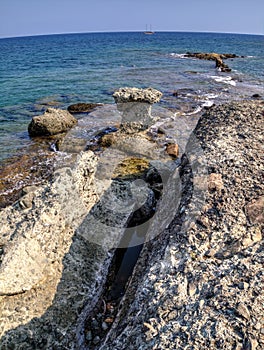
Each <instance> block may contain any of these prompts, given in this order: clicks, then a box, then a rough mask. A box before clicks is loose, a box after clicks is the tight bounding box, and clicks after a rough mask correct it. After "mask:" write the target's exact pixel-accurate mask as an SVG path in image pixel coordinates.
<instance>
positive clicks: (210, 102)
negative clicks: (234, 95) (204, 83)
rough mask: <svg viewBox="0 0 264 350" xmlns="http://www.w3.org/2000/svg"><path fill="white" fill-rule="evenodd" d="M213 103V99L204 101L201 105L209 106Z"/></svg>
mask: <svg viewBox="0 0 264 350" xmlns="http://www.w3.org/2000/svg"><path fill="white" fill-rule="evenodd" d="M213 104H214V102H213V101H204V103H203V104H202V107H211V106H212V105H213Z"/></svg>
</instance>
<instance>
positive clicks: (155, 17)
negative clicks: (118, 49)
mask: <svg viewBox="0 0 264 350" xmlns="http://www.w3.org/2000/svg"><path fill="white" fill-rule="evenodd" d="M147 23H148V24H152V29H153V30H155V31H202V32H203V31H207V32H208V31H209V32H231V33H255V34H264V0H0V37H9V36H23V35H37V34H53V33H80V32H93V31H95V32H97V31H141V30H145V28H146V24H147Z"/></svg>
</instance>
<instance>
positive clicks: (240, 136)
mask: <svg viewBox="0 0 264 350" xmlns="http://www.w3.org/2000/svg"><path fill="white" fill-rule="evenodd" d="M263 111H264V105H263V103H261V102H260V103H257V102H245V103H230V104H227V105H223V106H216V107H212V108H211V110H210V111H207V112H206V113H205V114H204V115H203V117H202V118H201V119H200V121H199V123H198V125H197V127H196V129H195V132H194V135H195V138H196V139H197V140H199V142H200V144H201V146H202V148H203V150H204V155H205V158H206V164H201V165H202V166H204V167H205V168H206V169H207V171H208V173H209V176H208V177H207V186H206V187H207V188H206V187H204V184H202V180H203V178H201V177H199V176H197V174H196V170H195V169H196V166H197V164H198V163H201V162H202V158H200V156H197V154H196V150H195V149H194V148H193V146H192V142H191V141H190V143H189V145H188V146H187V151H186V154H187V156H188V157H186V156H184V157H183V162H182V167H181V170H180V174H181V179H182V181H183V191H182V193H183V196H182V198H181V204H180V208H179V211H178V214H177V215H176V217H175V218H174V220H173V221H172V222H171V224H170V225H169V227H167V229H165V230H163V231H162V232H161V234H160V235H159V236H158V237H155V239H154V240H153V241H152V242H149V243H147V244H146V245H145V247H144V248H143V251H142V252H141V257H140V260H139V262H138V265H137V266H136V269H135V271H134V273H133V277H132V279H131V281H130V284H129V286H128V289H127V293H126V295H125V297H124V299H123V300H122V306H121V308H120V311H119V314H118V316H117V318H116V320H115V322H114V325H113V327H112V329H111V330H110V332H109V333H108V336H107V338H106V340H105V341H104V342H103V344H101V345H99V346H97V348H98V349H103V350H110V349H111V350H112V349H119V350H123V349H131V350H134V349H142V350H144V349H146V350H147V349H159V350H163V349H164V350H165V349H166V350H168V349H228V350H231V349H240V350H242V349H243V350H245V349H256V350H261V349H263V347H264V335H263V329H264V320H263V313H264V310H263V305H264V292H263V290H264V278H263V277H264V276H263V265H264V245H263V233H262V230H263V222H262V220H260V217H261V215H260V209H259V208H260V207H261V205H262V204H261V203H262V199H261V196H262V194H263V181H262V170H263V162H262V159H261V152H260V150H261V148H262V147H263V145H262V140H261V132H262V130H263V113H264V112H263ZM204 176H206V175H204ZM194 184H196V185H197V184H198V186H200V188H201V190H202V189H203V188H204V190H203V191H202V192H204V194H205V195H206V197H205V200H204V201H203V202H202V203H198V202H199V197H196V200H195V201H194V197H193V196H194V193H193V186H194ZM208 184H210V186H209V187H210V188H208ZM202 192H201V193H202ZM262 198H263V197H262ZM201 200H202V198H201ZM201 204H202V205H201ZM199 207H201V208H202V209H201V210H199ZM254 208H256V212H255V214H253V213H254V210H255V209H254ZM191 217H194V218H195V220H191V222H190V218H191ZM151 229H153V227H152V228H151ZM151 235H152V232H151V231H149V236H150V237H151Z"/></svg>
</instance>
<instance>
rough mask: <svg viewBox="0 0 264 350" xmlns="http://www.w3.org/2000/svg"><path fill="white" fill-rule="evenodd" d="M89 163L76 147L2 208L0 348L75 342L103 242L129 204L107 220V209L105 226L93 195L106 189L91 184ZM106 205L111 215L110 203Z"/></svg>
mask: <svg viewBox="0 0 264 350" xmlns="http://www.w3.org/2000/svg"><path fill="white" fill-rule="evenodd" d="M96 164H97V158H96V157H95V156H94V154H93V153H92V152H89V151H88V152H84V153H81V154H80V155H79V156H78V157H77V160H76V163H72V164H71V166H67V167H64V168H60V169H58V170H56V171H55V173H54V179H53V181H52V182H51V183H47V184H46V186H42V187H37V188H36V187H32V188H27V189H25V191H24V195H23V196H22V197H21V199H20V200H19V201H18V202H17V203H16V204H14V205H13V206H10V207H7V208H5V209H3V210H2V211H1V228H0V247H1V250H0V253H1V255H0V257H1V260H0V334H1V340H0V348H1V349H10V348H13V349H34V348H36V349H54V348H64V349H72V348H74V347H75V346H76V343H77V342H78V340H77V333H78V327H80V324H81V323H82V318H83V316H82V312H83V311H85V310H86V308H87V307H88V308H92V307H93V305H94V303H95V302H96V298H97V297H98V296H99V295H100V290H101V288H102V286H103V285H104V279H105V277H106V274H107V270H108V266H109V264H110V262H111V257H112V255H113V251H109V244H110V243H111V244H112V243H113V242H114V241H115V240H117V242H118V239H120V238H119V236H120V235H121V233H122V232H123V230H124V228H123V227H124V224H125V222H126V220H127V217H128V216H129V215H130V210H131V208H130V207H128V209H127V211H125V210H123V212H122V213H121V214H120V215H119V216H117V215H114V216H112V218H111V216H110V215H109V213H108V215H107V219H108V221H110V220H112V225H113V229H112V230H111V232H110V231H109V228H111V225H110V224H109V225H110V226H107V225H104V223H103V220H104V215H103V214H105V213H104V212H103V211H102V208H103V203H104V199H102V204H101V203H100V201H99V202H97V201H98V197H99V196H107V193H104V194H102V193H103V192H102V191H101V189H100V188H101V187H102V186H100V184H99V182H100V181H99V180H97V181H96V184H95V180H94V177H95V172H96ZM106 187H107V186H106ZM123 187H124V186H123ZM122 189H123V188H122V187H120V186H119V183H116V185H115V186H114V188H112V189H111V193H110V198H111V194H113V192H115V196H114V199H115V202H118V200H117V199H118V196H120V195H121V191H122ZM25 203H26V205H25ZM110 205H111V209H112V210H113V211H114V213H115V205H117V204H116V203H111V204H110ZM89 213H91V214H89ZM100 214H101V215H100ZM109 242H110V243H109ZM108 243H109V244H108Z"/></svg>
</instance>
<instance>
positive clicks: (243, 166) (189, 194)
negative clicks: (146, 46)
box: [0, 101, 264, 350]
mask: <svg viewBox="0 0 264 350" xmlns="http://www.w3.org/2000/svg"><path fill="white" fill-rule="evenodd" d="M141 103H142V102H141ZM143 104H144V102H143ZM263 107H264V105H263V104H262V101H253V102H248V101H247V102H244V103H230V104H227V105H223V106H218V107H217V106H214V107H212V108H211V109H210V110H208V111H207V112H206V113H205V114H204V115H203V117H202V118H201V119H200V121H199V123H198V125H197V127H196V129H195V132H194V134H193V135H192V136H191V137H190V140H189V143H188V145H187V147H186V150H185V154H184V155H183V156H182V159H181V166H180V168H179V171H178V168H177V166H176V161H175V159H172V158H171V157H172V156H173V158H175V156H174V155H173V154H175V155H176V154H178V149H177V145H176V144H175V143H174V144H173V143H170V145H173V147H172V146H171V148H172V149H171V150H169V154H166V152H165V149H164V148H162V149H160V148H159V147H158V146H159V144H158V143H155V142H154V141H153V140H152V139H151V138H150V136H149V135H148V134H147V132H146V131H140V132H139V133H138V134H131V133H128V134H126V133H125V131H124V129H121V130H119V131H118V132H116V133H113V135H115V137H114V139H112V140H108V142H105V144H104V147H105V150H104V152H103V154H102V155H101V158H100V159H98V158H97V157H95V155H94V153H92V152H90V151H87V152H82V153H81V154H80V155H78V156H77V159H76V161H75V162H73V163H70V164H68V166H67V167H66V166H65V167H63V168H60V169H57V170H56V171H55V173H54V177H53V179H52V181H50V182H47V183H46V185H45V186H41V187H31V188H25V189H24V191H23V196H22V197H21V198H20V200H19V201H18V202H17V203H15V204H14V205H13V206H10V207H7V208H5V209H3V210H2V211H1V227H0V332H1V340H0V348H1V349H3V350H7V349H23V350H24V349H25V350H31V349H75V348H76V349H87V348H91V347H93V348H97V349H103V350H108V349H109V350H110V349H111V350H112V349H120V350H122V349H128V350H129V349H131V350H134V349H142V350H144V349H146V350H147V349H159V350H163V349H164V350H165V349H166V350H167V349H185V348H187V347H190V346H191V347H192V348H193V349H255V350H261V349H262V348H263V346H264V340H263V328H264V325H263V320H262V317H263V309H262V307H263V301H264V300H263V299H264V295H263V290H264V285H263V281H264V280H263V263H264V255H263V252H264V249H263V236H262V231H261V229H262V228H263V215H262V213H263V184H262V178H261V170H262V162H261V158H260V157H261V152H260V149H261V146H262V141H261V130H262V128H263V124H262V123H263V121H262V120H263V113H264V112H263V109H264V108H263ZM170 123H171V122H170ZM107 136H110V135H107ZM119 137H120V141H119ZM160 137H162V136H161V135H159V136H157V139H159V138H160ZM139 141H141V142H142V143H140V142H139ZM143 144H144V145H145V148H144V147H142V145H143ZM179 144H180V143H179ZM167 146H169V143H167ZM167 148H168V147H167ZM162 152H163V153H162ZM172 152H173V154H172ZM170 153H171V155H170ZM162 154H163V155H162ZM73 159H75V158H74V157H73ZM109 164H110V165H111V167H110V168H111V169H110V170H111V171H108V170H109ZM173 166H174V167H173ZM172 167H173V171H171V168H172ZM170 172H171V174H172V176H169V175H170ZM131 174H132V175H133V176H132V178H131ZM138 175H139V176H141V177H142V176H143V177H144V179H146V180H149V182H151V183H152V187H151V188H147V187H146V185H145V183H143V182H142V181H141V180H140V181H135V179H136V176H138ZM155 177H156V178H158V181H157V180H155V181H156V185H159V188H155V181H153V180H154V178H155ZM127 179H128V181H127ZM131 180H132V181H131ZM160 187H163V189H162V190H161V189H160ZM156 191H159V196H161V200H160V202H159V203H155V208H154V216H153V219H152V221H151V222H150V223H149V231H148V234H147V242H146V244H145V246H144V248H143V250H142V252H141V256H140V259H139V261H138V263H137V265H136V268H135V270H134V272H133V275H132V277H131V279H130V281H129V284H128V285H127V289H126V294H125V296H124V298H123V299H122V301H121V304H120V307H119V311H118V314H117V316H116V318H115V319H114V317H115V314H114V313H112V311H111V310H112V305H111V303H110V304H109V303H106V302H105V301H104V300H102V308H100V316H99V315H98V318H97V319H98V320H102V325H98V324H96V322H97V321H96V319H94V320H93V319H92V322H93V327H94V328H93V329H95V328H96V331H97V333H96V336H95V337H94V338H93V334H92V331H93V329H92V330H91V329H89V327H88V323H87V318H88V316H89V315H91V314H92V310H94V307H95V305H96V303H97V301H98V296H99V295H102V292H103V286H104V285H105V280H106V275H107V272H108V269H109V266H110V263H111V260H112V259H113V254H114V249H113V248H115V247H116V246H117V245H116V244H119V242H120V239H121V237H122V235H123V233H124V229H125V227H126V225H127V222H128V219H129V218H130V219H131V213H132V212H133V211H134V209H135V208H136V209H137V210H136V211H135V213H137V212H140V211H141V212H143V211H145V212H148V211H149V208H150V206H144V205H142V204H144V203H148V202H151V203H152V205H153V200H152V199H153V194H154V192H156ZM135 193H136V194H138V197H136V198H138V199H139V202H138V203H136V204H135V201H134V197H133V194H135ZM132 199H133V200H132ZM178 205H179V207H178ZM140 215H143V214H140ZM144 215H146V214H144ZM147 215H149V213H148V214H147ZM168 215H169V220H168V218H167V217H168ZM135 219H136V220H137V221H135V222H134V224H135V226H136V223H138V222H139V221H138V220H139V219H140V218H137V217H136V216H135ZM95 310H96V309H95ZM98 312H99V311H98ZM113 315H114V316H113ZM111 325H112V328H111V329H110V327H111ZM100 327H101V328H100ZM98 329H99V332H98ZM100 329H103V330H104V331H105V332H106V330H107V331H108V330H109V329H110V331H109V333H108V334H107V336H106V339H103V337H101V338H100ZM98 334H99V335H98ZM88 345H89V347H88Z"/></svg>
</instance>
